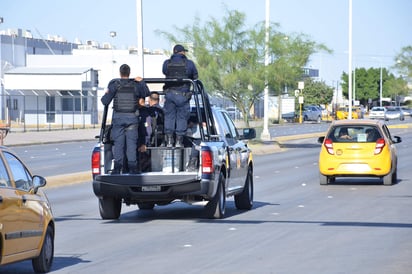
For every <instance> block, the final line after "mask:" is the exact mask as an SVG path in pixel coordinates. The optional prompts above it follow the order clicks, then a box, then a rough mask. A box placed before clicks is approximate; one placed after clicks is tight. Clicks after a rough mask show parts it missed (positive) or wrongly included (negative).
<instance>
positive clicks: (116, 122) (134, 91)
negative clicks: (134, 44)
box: [101, 78, 150, 174]
mask: <svg viewBox="0 0 412 274" xmlns="http://www.w3.org/2000/svg"><path fill="white" fill-rule="evenodd" d="M149 95H150V91H149V89H148V87H147V85H146V83H145V82H144V81H141V82H136V81H134V80H133V79H123V78H120V79H113V80H111V81H110V83H109V85H108V93H106V94H105V95H103V97H102V99H101V101H102V103H103V104H104V105H108V104H110V102H111V101H112V99H113V100H114V101H113V118H112V125H113V128H112V132H111V136H112V139H113V140H114V149H113V154H114V170H113V172H112V174H116V173H120V171H121V170H123V172H126V171H127V168H126V167H125V166H124V164H125V162H126V161H125V158H124V156H125V154H126V157H127V166H128V170H129V172H130V173H137V172H138V163H137V138H138V116H137V115H136V110H137V102H138V99H139V98H145V97H147V96H149Z"/></svg>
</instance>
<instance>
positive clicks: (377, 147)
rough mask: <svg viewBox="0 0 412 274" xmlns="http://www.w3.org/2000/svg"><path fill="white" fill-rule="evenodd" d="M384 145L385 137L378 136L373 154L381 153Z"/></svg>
mask: <svg viewBox="0 0 412 274" xmlns="http://www.w3.org/2000/svg"><path fill="white" fill-rule="evenodd" d="M384 147H385V139H383V138H379V139H378V140H376V144H375V151H374V154H375V155H377V154H379V153H381V152H382V150H383V148H384Z"/></svg>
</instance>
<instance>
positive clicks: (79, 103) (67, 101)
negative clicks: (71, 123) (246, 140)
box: [60, 91, 87, 111]
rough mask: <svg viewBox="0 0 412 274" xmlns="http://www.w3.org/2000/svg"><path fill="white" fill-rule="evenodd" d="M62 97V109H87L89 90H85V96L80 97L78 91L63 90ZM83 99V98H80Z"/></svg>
mask: <svg viewBox="0 0 412 274" xmlns="http://www.w3.org/2000/svg"><path fill="white" fill-rule="evenodd" d="M60 93H61V94H62V95H63V98H62V110H63V111H81V109H82V107H83V111H87V97H86V95H87V92H86V91H83V92H82V93H83V97H80V94H79V92H78V91H61V92H60ZM80 99H81V100H80Z"/></svg>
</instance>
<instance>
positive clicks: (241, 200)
mask: <svg viewBox="0 0 412 274" xmlns="http://www.w3.org/2000/svg"><path fill="white" fill-rule="evenodd" d="M235 205H236V208H237V209H246V210H250V209H251V208H252V206H253V171H252V168H251V167H249V168H248V171H247V175H246V181H245V187H244V188H243V191H242V193H240V194H238V195H235Z"/></svg>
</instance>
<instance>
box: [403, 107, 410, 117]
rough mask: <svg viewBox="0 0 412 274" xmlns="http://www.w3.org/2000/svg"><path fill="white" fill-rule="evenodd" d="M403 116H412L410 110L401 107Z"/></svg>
mask: <svg viewBox="0 0 412 274" xmlns="http://www.w3.org/2000/svg"><path fill="white" fill-rule="evenodd" d="M401 108H402V110H403V114H404V115H405V116H412V108H411V107H407V106H402V107H401Z"/></svg>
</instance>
